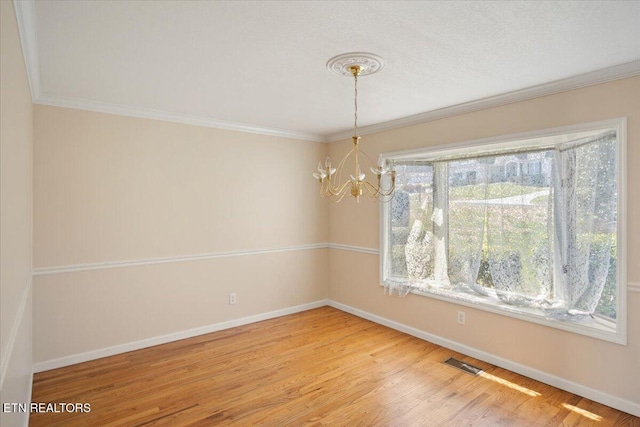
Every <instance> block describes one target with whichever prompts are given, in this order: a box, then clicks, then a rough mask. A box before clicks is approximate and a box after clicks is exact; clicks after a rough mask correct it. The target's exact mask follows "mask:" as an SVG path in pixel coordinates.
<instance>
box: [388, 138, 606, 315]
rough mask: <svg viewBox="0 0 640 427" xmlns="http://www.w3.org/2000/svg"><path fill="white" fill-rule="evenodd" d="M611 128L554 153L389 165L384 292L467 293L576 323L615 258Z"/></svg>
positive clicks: (595, 298)
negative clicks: (392, 175) (391, 186)
mask: <svg viewBox="0 0 640 427" xmlns="http://www.w3.org/2000/svg"><path fill="white" fill-rule="evenodd" d="M616 162H617V159H616V139H615V133H613V134H608V135H606V136H602V135H601V136H599V137H597V138H591V139H588V140H581V141H572V142H569V143H564V146H562V145H561V146H558V147H556V148H555V149H554V148H552V147H548V148H545V149H539V150H529V151H524V150H513V151H510V152H501V153H498V154H493V155H488V156H478V157H466V158H458V159H445V160H442V161H434V162H426V161H423V162H419V161H413V162H404V163H400V164H397V165H396V166H397V167H396V170H398V172H399V173H398V178H397V182H399V183H400V185H399V186H398V190H397V191H396V193H395V195H394V197H393V199H392V201H391V205H390V217H391V219H390V222H391V223H390V227H391V233H390V240H391V241H390V242H389V247H390V249H391V251H390V252H391V258H392V259H391V265H390V267H389V268H390V274H389V275H388V276H390V277H391V278H392V279H391V280H386V281H385V290H386V291H387V292H388V293H389V294H398V295H401V296H404V295H406V294H407V293H408V292H410V291H411V290H413V289H421V290H429V289H431V290H435V291H438V292H444V293H448V292H449V293H451V294H452V295H453V294H457V295H461V293H463V294H467V295H473V296H474V298H481V299H486V298H489V299H494V301H495V300H498V301H500V302H501V303H503V304H508V305H512V306H518V307H538V308H543V309H544V312H545V313H546V315H547V316H549V317H553V318H556V319H563V320H578V319H580V318H581V316H582V317H584V316H585V315H591V314H593V313H594V311H595V310H596V307H597V306H598V302H599V300H600V297H601V295H602V291H603V288H604V286H605V284H606V282H607V278H608V277H611V269H612V268H613V269H614V268H615V266H611V265H610V264H611V263H610V260H611V259H613V258H612V257H615V255H612V253H613V251H615V244H616V242H615V235H616V234H615V233H616V220H617V214H616V212H617V189H616Z"/></svg>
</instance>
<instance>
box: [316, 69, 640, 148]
mask: <svg viewBox="0 0 640 427" xmlns="http://www.w3.org/2000/svg"><path fill="white" fill-rule="evenodd" d="M638 75H640V60H637V61H632V62H627V63H625V64H620V65H615V66H613V67H609V68H604V69H601V70H597V71H592V72H589V73H585V74H579V75H577V76H573V77H568V78H566V79H562V80H556V81H554V82H549V83H544V84H541V85H537V86H532V87H529V88H526V89H521V90H517V91H514V92H508V93H504V94H502V95H496V96H492V97H489V98H483V99H478V100H475V101H470V102H465V103H463V104H458V105H452V106H451V107H445V108H440V109H438V110H433V111H427V112H425V113H420V114H416V115H413V116H409V117H403V118H401V119H397V120H391V121H388V122H383V123H378V124H374V125H370V126H363V127H360V128H358V130H359V134H360V135H370V134H372V133H378V132H382V131H387V130H392V129H397V128H401V127H406V126H411V125H417V124H421V123H426V122H431V121H434V120H439V119H444V118H446V117H452V116H458V115H461V114H465V113H471V112H474V111H479V110H485V109H488V108H493V107H499V106H501V105H507V104H513V103H515V102H521V101H527V100H529V99H534V98H539V97H542V96H547V95H553V94H555V93H560V92H566V91H569V90H574V89H580V88H583V87H587V86H593V85H597V84H600V83H606V82H609V81H613V80H620V79H625V78H628V77H635V76H638ZM352 133H353V131H352V130H348V131H344V132H338V133H334V134H331V135H327V141H328V142H335V141H341V140H343V139H348V138H350V137H351V135H352Z"/></svg>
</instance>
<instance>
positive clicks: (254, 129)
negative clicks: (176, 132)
mask: <svg viewBox="0 0 640 427" xmlns="http://www.w3.org/2000/svg"><path fill="white" fill-rule="evenodd" d="M34 103H35V104H40V105H49V106H53V107H63V108H72V109H76V110H85V111H95V112H98V113H107V114H117V115H121V116H128V117H137V118H142V119H151V120H162V121H166V122H175V123H182V124H188V125H196V126H204V127H210V128H216V129H225V130H232V131H238V132H246V133H255V134H259V135H268V136H276V137H281V138H292V139H297V140H303V141H311V142H326V138H325V137H324V136H322V135H317V134H314V133H308V132H298V131H293V130H286V129H277V128H269V127H263V126H254V125H249V124H244V123H235V122H227V121H223V120H216V119H212V118H209V117H202V116H192V115H189V114H180V113H171V112H167V111H160V110H152V109H149V108H140V107H132V106H128V105H120V104H111V103H108V102H100V101H92V100H86V99H76V98H63V97H58V96H49V95H44V94H43V95H40V96H39V97H38V98H37V99H36V100H35V101H34Z"/></svg>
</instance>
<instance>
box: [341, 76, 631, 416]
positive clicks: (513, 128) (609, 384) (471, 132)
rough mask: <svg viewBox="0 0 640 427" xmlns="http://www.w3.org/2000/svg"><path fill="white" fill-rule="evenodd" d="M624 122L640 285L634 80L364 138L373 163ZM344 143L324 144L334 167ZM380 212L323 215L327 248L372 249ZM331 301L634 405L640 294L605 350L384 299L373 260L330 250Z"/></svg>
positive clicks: (559, 335) (347, 206) (497, 320)
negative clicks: (445, 147)
mask: <svg viewBox="0 0 640 427" xmlns="http://www.w3.org/2000/svg"><path fill="white" fill-rule="evenodd" d="M623 116H626V117H627V118H628V128H627V130H628V140H627V142H628V147H627V151H628V160H627V167H628V183H629V188H628V191H627V200H628V209H627V218H628V234H627V244H628V280H629V281H631V282H636V283H637V282H640V264H638V263H637V262H634V260H637V259H638V258H640V222H638V221H637V218H640V193H639V192H638V188H637V183H639V182H640V168H638V167H636V165H638V164H640V78H638V77H636V78H630V79H625V80H619V81H615V82H611V83H606V84H601V85H596V86H592V87H588V88H584V89H579V90H574V91H570V92H565V93H560V94H556V95H551V96H545V97H541V98H537V99H533V100H529V101H526V102H519V103H516V104H511V105H505V106H502V107H497V108H491V109H486V110H482V111H478V112H474V113H469V114H464V115H460V116H456V117H451V118H446V119H441V120H437V121H432V122H429V123H424V124H421V125H415V126H410V127H405V128H402V129H397V130H391V131H387V132H380V133H377V134H374V135H367V136H365V137H363V141H362V146H363V148H364V149H365V151H367V153H368V154H369V155H370V156H371V157H372V158H374V159H375V158H377V157H378V155H379V154H380V153H381V152H392V151H400V150H407V149H412V148H419V147H426V146H433V145H441V144H447V143H455V142H463V141H467V140H473V139H478V138H486V137H494V136H500V135H507V134H513V133H520V132H527V131H533V130H540V129H547V128H553V127H558V126H566V125H573V124H579V123H585V122H592V121H599V120H605V119H611V118H616V117H623ZM349 144H350V141H344V142H340V143H335V144H331V146H330V155H331V158H332V159H339V158H340V156H341V155H343V154H344V153H345V152H346V150H347V149H348V147H349ZM378 221H379V210H378V205H376V204H371V203H360V204H356V203H355V202H354V201H352V200H347V201H346V202H342V203H341V204H340V205H332V206H331V208H330V235H329V240H330V241H331V242H333V243H342V244H347V245H354V246H363V247H370V248H378V246H379V223H378ZM329 263H330V268H331V276H330V289H329V297H330V298H331V299H332V300H335V301H337V302H339V303H343V304H347V305H349V306H352V307H355V308H358V309H361V310H364V311H366V312H368V313H371V314H374V315H378V316H382V317H385V318H388V319H390V320H393V321H396V322H400V323H403V324H406V325H408V326H412V327H414V328H417V329H419V330H422V331H424V332H427V333H431V334H435V335H438V336H440V337H443V338H446V339H449V340H452V341H455V342H458V343H460V344H462V345H466V346H469V347H472V348H474V349H478V350H480V351H484V352H487V353H490V354H493V355H495V356H498V357H501V358H504V359H507V360H509V361H512V362H515V363H519V364H522V365H526V366H527V367H530V368H533V369H536V370H539V371H542V372H545V373H547V374H550V375H554V376H557V377H560V378H563V379H566V380H568V381H572V382H575V383H577V384H580V385H582V386H586V387H589V388H592V389H596V390H600V391H602V392H604V393H608V394H610V395H613V396H616V397H618V398H621V399H624V400H627V401H629V402H633V403H635V404H636V405H640V363H639V361H640V293H633V292H629V293H628V312H629V315H628V344H627V345H626V346H622V345H618V344H612V343H609V342H605V341H601V340H597V339H594V338H590V337H586V336H581V335H577V334H573V333H570V332H565V331H562V330H558V329H553V328H549V327H546V326H541V325H537V324H532V323H528V322H524V321H521V320H516V319H512V318H509V317H505V316H501V315H497V314H493V313H489V312H486V311H482V310H476V309H473V308H469V307H464V310H465V311H466V313H467V319H466V326H461V325H458V324H457V323H456V312H457V310H458V309H460V307H461V306H458V305H456V304H452V303H448V302H443V301H439V300H435V299H432V298H426V297H421V296H416V295H409V296H407V297H406V298H403V299H399V298H396V297H388V296H385V295H383V290H382V288H381V287H380V286H379V283H380V282H379V281H380V278H379V272H378V270H379V267H378V256H376V255H368V254H362V253H355V252H347V251H338V250H332V251H331V254H330V261H329Z"/></svg>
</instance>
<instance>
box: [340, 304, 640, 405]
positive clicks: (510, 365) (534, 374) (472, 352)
mask: <svg viewBox="0 0 640 427" xmlns="http://www.w3.org/2000/svg"><path fill="white" fill-rule="evenodd" d="M329 306H331V307H334V308H337V309H338V310H342V311H344V312H347V313H351V314H354V315H356V316H358V317H362V318H363V319H367V320H370V321H372V322H375V323H378V324H380V325H384V326H387V327H389V328H391V329H395V330H397V331H400V332H404V333H406V334H409V335H412V336H414V337H417V338H420V339H423V340H425V341H429V342H432V343H434V344H438V345H440V346H442V347H446V348H449V349H451V350H454V351H457V352H459V353H463V354H466V355H468V356H471V357H475V358H476V359H479V360H482V361H484V362H487V363H491V364H492V365H496V366H499V367H501V368H504V369H508V370H509V371H512V372H515V373H518V374H520V375H524V376H526V377H529V378H533V379H534V380H537V381H540V382H543V383H545V384H549V385H551V386H553V387H557V388H559V389H561V390H565V391H568V392H571V393H574V394H577V395H578V396H583V397H586V398H587V399H591V400H593V401H595V402H598V403H602V404H603V405H607V406H610V407H612V408H616V409H619V410H620V411H624V412H627V413H629V414H632V415H635V416H638V417H640V404H638V403H635V402H631V401H628V400H625V399H622V398H619V397H616V396H612V395H610V394H607V393H603V392H601V391H599V390H596V389H593V388H590V387H586V386H584V385H581V384H578V383H575V382H573V381H569V380H566V379H564V378H561V377H557V376H555V375H551V374H548V373H546V372H543V371H539V370H537V369H533V368H530V367H528V366H525V365H522V364H519V363H516V362H513V361H511V360H507V359H504V358H502V357H499V356H496V355H494V354H491V353H487V352H485V351H482V350H478V349H475V348H473V347H469V346H467V345H464V344H460V343H458V342H455V341H451V340H449V339H446V338H442V337H440V336H437V335H433V334H430V333H428V332H424V331H422V330H420V329H416V328H414V327H411V326H407V325H404V324H402V323H398V322H395V321H393V320H389V319H387V318H384V317H381V316H377V315H375V314H371V313H368V312H366V311H363V310H360V309H357V308H354V307H351V306H348V305H345V304H342V303H339V302H336V301H333V300H329Z"/></svg>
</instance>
